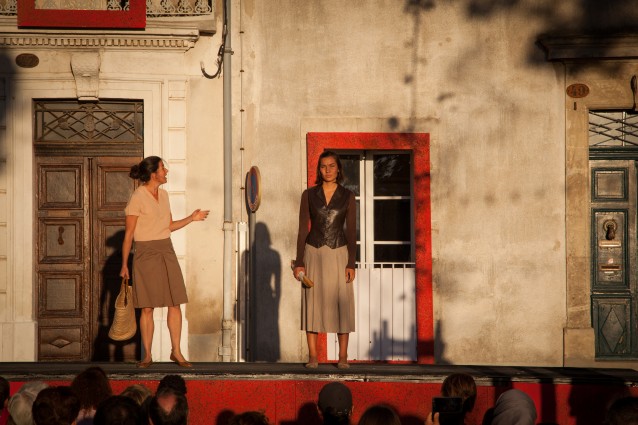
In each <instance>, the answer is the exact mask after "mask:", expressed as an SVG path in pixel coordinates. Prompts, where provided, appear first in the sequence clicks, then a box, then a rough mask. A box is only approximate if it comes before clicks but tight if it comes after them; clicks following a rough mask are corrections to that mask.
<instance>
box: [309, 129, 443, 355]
mask: <svg viewBox="0 0 638 425" xmlns="http://www.w3.org/2000/svg"><path fill="white" fill-rule="evenodd" d="M306 148H307V160H308V186H309V187H310V186H312V185H314V182H315V179H316V177H317V161H318V160H319V155H321V153H322V152H323V151H324V150H375V151H382V150H395V151H396V150H406V151H410V152H412V155H413V158H414V227H415V231H414V235H415V241H414V243H415V255H416V266H415V267H416V270H415V271H416V321H417V363H434V314H433V304H432V226H431V211H430V135H429V134H428V133H308V134H307V136H306ZM317 349H318V356H319V360H320V361H323V362H325V361H327V358H328V354H327V338H326V335H325V334H320V335H319V337H318V341H317Z"/></svg>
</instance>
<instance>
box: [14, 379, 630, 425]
mask: <svg viewBox="0 0 638 425" xmlns="http://www.w3.org/2000/svg"><path fill="white" fill-rule="evenodd" d="M321 378H322V380H318V379H317V380H314V379H311V380H307V379H290V380H249V381H246V380H236V379H228V380H224V379H220V380H217V379H216V380H199V379H193V380H188V381H187V385H188V394H187V398H188V403H189V406H190V412H191V413H190V420H189V424H191V425H199V424H201V425H204V424H206V425H225V424H226V423H227V421H228V419H229V418H230V417H231V416H232V415H233V414H234V413H240V412H244V411H247V410H260V411H264V412H265V414H266V415H267V416H268V418H269V419H270V420H271V423H272V424H273V425H293V424H299V425H320V422H319V417H318V415H317V411H316V407H315V402H316V398H317V394H318V393H319V390H320V389H321V388H322V386H323V385H325V384H326V383H327V382H329V381H330V379H328V380H323V379H326V378H328V377H327V376H322V377H321ZM338 378H339V377H338V376H334V379H338ZM341 378H345V380H344V381H343V382H344V383H345V384H346V385H347V386H348V387H349V388H350V389H351V391H352V393H353V400H354V418H353V419H354V421H353V423H355V424H356V423H357V421H358V419H359V417H360V416H361V414H362V413H363V411H364V410H365V409H366V408H367V407H369V406H371V405H373V404H376V403H384V404H388V405H391V406H392V407H394V408H395V409H396V410H397V412H398V413H399V415H400V416H401V419H402V424H403V425H422V424H423V423H424V420H425V417H426V415H427V414H428V413H429V411H430V403H431V400H432V397H433V396H436V395H438V393H439V390H440V385H441V384H440V382H431V383H427V382H363V381H359V380H357V381H348V377H347V376H343V377H341ZM49 382H50V383H51V384H53V385H68V384H69V381H49ZM138 383H141V384H144V385H147V386H148V387H149V388H151V389H153V390H154V389H155V388H156V387H157V383H158V381H155V380H114V381H112V387H113V390H114V393H116V394H117V393H119V392H121V391H122V390H123V389H124V388H126V387H127V386H129V385H131V384H138ZM477 383H478V384H479V386H478V397H477V401H476V405H475V408H474V411H473V412H472V413H471V414H470V416H469V417H468V418H467V421H466V425H480V424H481V421H482V418H483V415H484V414H485V412H486V411H487V409H489V408H490V407H491V406H493V405H494V403H495V401H496V399H497V398H498V396H499V395H500V394H501V393H502V392H503V391H505V390H507V389H509V388H518V389H521V390H523V391H525V392H526V393H528V394H529V395H530V396H531V397H532V398H533V400H534V402H535V403H536V406H537V409H538V420H537V423H538V424H560V425H589V424H591V425H598V424H600V423H602V420H603V417H604V412H605V409H606V408H607V405H608V403H609V401H610V400H611V399H613V398H614V397H616V396H619V395H626V394H632V395H637V396H638V389H636V388H635V387H633V386H628V385H625V384H623V383H621V382H618V383H615V384H614V383H607V384H604V385H598V384H576V385H570V384H551V383H530V382H513V383H510V384H507V385H501V386H499V385H496V386H495V385H482V384H483V383H482V382H481V381H480V380H479V381H477ZM21 385H22V382H12V383H11V389H12V393H13V392H15V391H16V390H17V389H18V388H19V387H20V386H21Z"/></svg>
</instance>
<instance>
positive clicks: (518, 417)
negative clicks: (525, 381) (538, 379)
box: [491, 389, 536, 425]
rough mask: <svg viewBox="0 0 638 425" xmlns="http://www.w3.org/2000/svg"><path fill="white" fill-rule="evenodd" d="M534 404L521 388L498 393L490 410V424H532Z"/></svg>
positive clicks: (534, 417)
mask: <svg viewBox="0 0 638 425" xmlns="http://www.w3.org/2000/svg"><path fill="white" fill-rule="evenodd" d="M535 423H536V406H535V405H534V402H533V401H532V399H531V398H530V397H529V396H528V395H527V394H525V393H524V392H523V391H521V390H516V389H512V390H507V391H505V392H504V393H503V394H501V395H500V397H499V398H498V400H496V405H494V410H493V411H492V422H491V425H534V424H535Z"/></svg>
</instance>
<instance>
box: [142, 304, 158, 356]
mask: <svg viewBox="0 0 638 425" xmlns="http://www.w3.org/2000/svg"><path fill="white" fill-rule="evenodd" d="M154 331H155V322H153V308H152V307H145V308H143V309H142V314H141V315H140V334H142V347H143V348H144V358H143V359H142V361H141V362H140V363H147V362H149V361H150V360H151V344H152V343H153V332H154Z"/></svg>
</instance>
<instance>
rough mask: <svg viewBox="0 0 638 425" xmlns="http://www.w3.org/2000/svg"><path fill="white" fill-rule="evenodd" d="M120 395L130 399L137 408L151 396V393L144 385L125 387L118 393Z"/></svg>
mask: <svg viewBox="0 0 638 425" xmlns="http://www.w3.org/2000/svg"><path fill="white" fill-rule="evenodd" d="M120 395H121V396H124V397H128V398H130V399H132V400H133V401H134V402H136V403H137V404H138V405H139V406H141V405H142V404H144V402H145V401H146V399H148V398H149V397H152V396H153V393H152V392H151V390H150V389H149V388H148V387H147V386H146V385H142V384H134V385H130V386H128V387H126V388H125V389H124V391H122V392H121V393H120Z"/></svg>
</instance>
